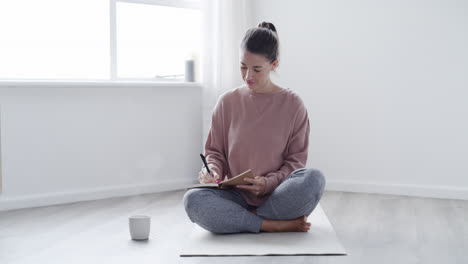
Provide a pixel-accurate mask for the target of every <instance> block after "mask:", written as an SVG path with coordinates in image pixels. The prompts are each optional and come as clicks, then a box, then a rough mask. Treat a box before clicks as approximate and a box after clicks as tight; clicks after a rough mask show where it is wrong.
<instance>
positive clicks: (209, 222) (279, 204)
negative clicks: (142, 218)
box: [184, 168, 325, 233]
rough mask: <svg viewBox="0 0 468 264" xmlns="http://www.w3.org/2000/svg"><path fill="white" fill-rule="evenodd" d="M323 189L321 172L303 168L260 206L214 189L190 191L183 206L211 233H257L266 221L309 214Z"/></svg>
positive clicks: (192, 219)
mask: <svg viewBox="0 0 468 264" xmlns="http://www.w3.org/2000/svg"><path fill="white" fill-rule="evenodd" d="M324 188H325V178H324V177H323V175H322V173H321V172H320V171H319V170H316V169H306V168H302V169H297V170H295V171H293V172H292V173H291V174H290V175H289V176H288V177H287V178H286V179H285V180H284V181H283V182H282V183H281V184H280V185H279V186H278V187H277V188H276V189H275V190H274V191H273V192H272V193H271V194H270V196H269V197H268V199H267V200H266V201H265V202H264V203H263V204H261V205H260V206H259V207H255V206H252V205H249V204H247V203H246V201H245V200H244V198H243V197H242V196H241V194H240V193H239V191H237V190H236V189H212V188H196V189H190V190H188V191H187V192H186V193H185V195H184V206H185V211H186V213H187V215H188V217H189V218H190V220H191V221H192V222H194V223H196V224H198V225H199V226H201V227H202V228H204V229H206V230H208V231H210V232H213V233H242V232H252V233H258V232H260V227H261V225H262V221H263V219H272V220H287V219H293V218H297V217H300V216H304V215H307V216H308V215H310V214H311V213H312V211H313V210H314V209H315V207H316V206H317V204H318V202H319V201H320V198H321V197H322V194H323V190H324ZM252 209H256V210H257V214H254V213H252V212H250V210H252Z"/></svg>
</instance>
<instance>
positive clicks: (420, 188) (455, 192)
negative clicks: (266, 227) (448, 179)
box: [325, 180, 468, 200]
mask: <svg viewBox="0 0 468 264" xmlns="http://www.w3.org/2000/svg"><path fill="white" fill-rule="evenodd" d="M325 190H328V191H343V192H357V193H375V194H391V195H404V196H416V197H425V198H442V199H455V200H468V188H458V187H452V186H434V185H415V184H394V183H375V182H356V181H340V180H327V183H326V186H325Z"/></svg>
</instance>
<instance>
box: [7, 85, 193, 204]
mask: <svg viewBox="0 0 468 264" xmlns="http://www.w3.org/2000/svg"><path fill="white" fill-rule="evenodd" d="M0 114H1V116H0V127H1V137H0V140H1V141H0V144H1V173H2V175H1V176H2V191H1V193H0V210H7V209H13V208H23V207H34V206H42V205H49V204H60V203H66V202H75V201H82V200H94V199H100V198H107V197H113V196H126V195H133V194H140V193H149V192H156V191H163V190H172V189H181V188H184V187H186V186H188V185H190V184H192V183H195V182H197V180H196V177H197V176H196V175H197V173H198V171H199V169H200V168H201V161H200V157H199V153H201V152H200V151H202V128H201V125H202V123H201V122H202V116H201V87H200V86H197V85H185V86H180V85H179V86H177V85H168V86H161V85H156V86H154V84H153V85H141V84H140V85H128V84H108V85H102V84H99V85H98V84H96V85H93V84H75V85H71V84H70V85H69V84H66V83H62V84H60V83H59V84H54V83H46V84H43V85H34V84H28V85H20V86H17V87H7V86H6V85H5V84H3V85H2V87H0Z"/></svg>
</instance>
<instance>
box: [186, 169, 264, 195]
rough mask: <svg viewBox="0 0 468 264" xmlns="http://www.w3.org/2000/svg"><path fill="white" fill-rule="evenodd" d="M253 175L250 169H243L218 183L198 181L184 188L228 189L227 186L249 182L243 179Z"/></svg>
mask: <svg viewBox="0 0 468 264" xmlns="http://www.w3.org/2000/svg"><path fill="white" fill-rule="evenodd" d="M254 177H255V176H254V175H253V173H252V170H250V169H249V170H247V171H244V172H243V173H241V174H239V175H237V176H235V177H232V178H231V179H229V180H226V181H222V182H220V183H199V184H194V185H192V186H190V187H188V188H186V189H187V190H188V189H192V188H217V189H229V188H232V187H233V186H235V185H239V184H251V183H250V182H246V181H244V179H245V178H254Z"/></svg>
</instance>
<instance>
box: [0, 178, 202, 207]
mask: <svg viewBox="0 0 468 264" xmlns="http://www.w3.org/2000/svg"><path fill="white" fill-rule="evenodd" d="M192 184H194V183H193V182H190V181H189V180H180V181H173V182H168V183H145V184H133V185H120V186H112V187H107V188H96V189H88V190H82V191H69V192H57V193H46V194H39V195H24V196H19V197H13V198H1V197H0V211H6V210H15V209H22V208H33V207H41V206H49V205H57V204H67V203H73V202H82V201H91V200H99V199H106V198H112V197H123V196H132V195H139V194H146V193H158V192H165V191H174V190H183V189H185V188H187V187H188V186H190V185H192Z"/></svg>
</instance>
